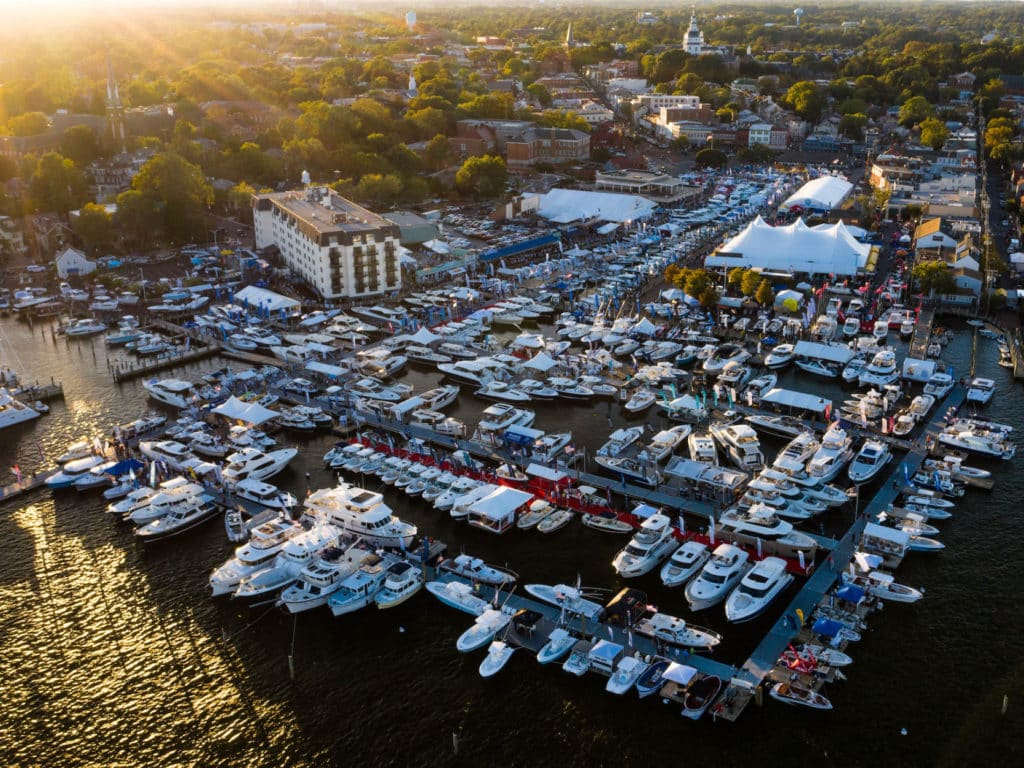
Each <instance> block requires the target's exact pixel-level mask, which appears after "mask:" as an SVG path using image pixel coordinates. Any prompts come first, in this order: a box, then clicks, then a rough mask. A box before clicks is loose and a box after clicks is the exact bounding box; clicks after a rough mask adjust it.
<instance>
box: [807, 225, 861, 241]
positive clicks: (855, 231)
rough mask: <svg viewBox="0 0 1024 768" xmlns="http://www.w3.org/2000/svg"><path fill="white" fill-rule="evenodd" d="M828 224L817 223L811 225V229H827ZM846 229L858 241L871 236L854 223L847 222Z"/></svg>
mask: <svg viewBox="0 0 1024 768" xmlns="http://www.w3.org/2000/svg"><path fill="white" fill-rule="evenodd" d="M829 226H830V225H828V224H818V225H816V226H814V227H811V229H827V228H828V227H829ZM846 231H847V232H849V233H850V234H851V235H853V236H854V237H855V238H857V239H858V240H860V241H864V240H867V239H868V238H869V237H871V233H870V232H868V231H867V230H866V229H864V228H863V227H858V226H857V225H856V224H847V225H846Z"/></svg>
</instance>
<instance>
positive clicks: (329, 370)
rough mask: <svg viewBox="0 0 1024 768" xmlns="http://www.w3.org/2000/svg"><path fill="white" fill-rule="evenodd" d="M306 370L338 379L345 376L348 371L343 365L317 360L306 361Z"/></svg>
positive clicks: (334, 379)
mask: <svg viewBox="0 0 1024 768" xmlns="http://www.w3.org/2000/svg"><path fill="white" fill-rule="evenodd" d="M306 370H307V371H309V372H310V373H315V374H319V375H320V376H323V377H324V378H327V379H331V380H332V381H337V380H338V379H341V378H344V376H345V374H347V373H348V371H347V370H346V369H344V368H342V367H341V366H338V365H331V364H329V363H320V362H317V361H315V360H313V361H310V362H308V363H306Z"/></svg>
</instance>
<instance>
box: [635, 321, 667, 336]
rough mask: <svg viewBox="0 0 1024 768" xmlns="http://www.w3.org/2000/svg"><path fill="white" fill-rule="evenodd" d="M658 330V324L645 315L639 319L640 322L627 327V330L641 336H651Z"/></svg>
mask: <svg viewBox="0 0 1024 768" xmlns="http://www.w3.org/2000/svg"><path fill="white" fill-rule="evenodd" d="M659 330H661V329H660V328H659V327H658V326H656V325H655V324H654V323H652V322H651V321H650V320H649V319H647V318H646V317H643V318H641V319H640V322H638V323H637V324H636V325H634V326H633V327H632V328H630V329H629V332H630V333H638V334H640V335H641V336H653V335H654V334H656V333H657V332H658V331H659Z"/></svg>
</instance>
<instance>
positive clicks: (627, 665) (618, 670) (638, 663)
mask: <svg viewBox="0 0 1024 768" xmlns="http://www.w3.org/2000/svg"><path fill="white" fill-rule="evenodd" d="M647 667H648V664H647V662H646V661H643V660H642V659H638V658H636V657H635V656H623V657H622V658H621V659H620V660H619V663H618V665H616V667H615V671H614V672H613V673H612V675H611V677H609V678H608V682H607V683H606V684H605V687H604V689H605V690H606V691H608V693H614V694H615V695H617V696H621V695H623V694H624V693H626V692H627V691H629V690H630V689H631V688H632V687H633V686H634V685H636V681H637V680H639V679H640V676H641V675H642V674H643V673H644V672H646V671H647Z"/></svg>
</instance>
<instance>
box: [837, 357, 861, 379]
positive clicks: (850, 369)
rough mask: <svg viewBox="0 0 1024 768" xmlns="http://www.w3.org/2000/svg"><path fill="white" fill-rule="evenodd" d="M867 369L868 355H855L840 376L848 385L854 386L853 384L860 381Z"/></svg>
mask: <svg viewBox="0 0 1024 768" xmlns="http://www.w3.org/2000/svg"><path fill="white" fill-rule="evenodd" d="M867 367H868V358H867V355H861V354H858V355H854V356H853V357H851V358H850V361H849V362H848V363H847V364H846V365H844V366H843V371H842V373H841V374H840V376H841V377H842V379H843V381H845V382H846V383H847V384H852V383H853V382H855V381H859V380H860V376H861V374H862V373H864V371H865V370H866V369H867Z"/></svg>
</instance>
